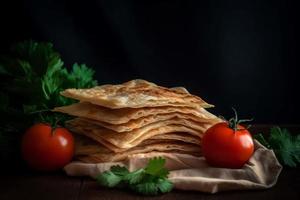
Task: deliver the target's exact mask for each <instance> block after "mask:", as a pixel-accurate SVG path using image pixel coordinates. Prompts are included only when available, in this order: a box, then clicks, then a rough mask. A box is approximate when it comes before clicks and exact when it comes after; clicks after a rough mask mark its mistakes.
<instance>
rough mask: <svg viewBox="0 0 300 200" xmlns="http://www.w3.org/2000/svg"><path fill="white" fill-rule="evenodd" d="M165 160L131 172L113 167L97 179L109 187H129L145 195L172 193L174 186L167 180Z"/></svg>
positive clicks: (152, 160) (157, 159)
mask: <svg viewBox="0 0 300 200" xmlns="http://www.w3.org/2000/svg"><path fill="white" fill-rule="evenodd" d="M164 165H165V159H163V158H161V157H159V158H153V159H150V160H149V162H148V164H147V166H146V167H145V168H141V169H138V170H135V171H133V172H129V171H128V169H127V168H126V167H121V166H112V167H111V168H110V171H105V172H104V173H102V174H100V175H99V176H98V177H97V180H98V182H99V183H100V184H101V185H103V186H107V187H119V186H124V185H125V186H127V188H129V189H131V190H133V191H135V192H137V193H140V194H143V195H157V194H159V193H166V192H170V191H171V190H172V188H173V184H172V183H171V182H170V181H169V180H168V179H167V175H168V173H169V172H168V170H167V169H165V168H164Z"/></svg>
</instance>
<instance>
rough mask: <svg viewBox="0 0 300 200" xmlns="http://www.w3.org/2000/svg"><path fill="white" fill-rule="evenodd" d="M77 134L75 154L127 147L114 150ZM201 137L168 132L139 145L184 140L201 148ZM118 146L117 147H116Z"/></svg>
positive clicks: (88, 153)
mask: <svg viewBox="0 0 300 200" xmlns="http://www.w3.org/2000/svg"><path fill="white" fill-rule="evenodd" d="M74 136H75V155H90V154H95V153H108V152H116V153H117V152H124V151H127V149H118V151H114V149H109V148H107V147H106V146H104V145H102V144H101V143H99V142H97V141H95V140H93V139H90V138H88V137H86V136H83V135H78V134H74ZM200 141H201V140H200V138H199V137H196V136H193V135H190V134H186V133H180V132H178V133H176V132H175V133H167V134H161V135H156V136H153V137H152V138H150V139H147V140H144V141H143V142H141V143H140V144H139V145H138V146H143V145H151V144H155V143H156V144H157V143H163V142H168V143H176V142H184V143H186V144H195V145H198V146H199V148H200ZM116 148H117V147H116Z"/></svg>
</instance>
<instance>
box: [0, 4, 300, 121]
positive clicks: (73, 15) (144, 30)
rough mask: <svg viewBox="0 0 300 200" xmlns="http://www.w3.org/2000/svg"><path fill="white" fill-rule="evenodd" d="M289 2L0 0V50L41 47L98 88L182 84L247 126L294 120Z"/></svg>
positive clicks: (293, 10)
mask: <svg viewBox="0 0 300 200" xmlns="http://www.w3.org/2000/svg"><path fill="white" fill-rule="evenodd" d="M295 2H296V1H279V0H273V1H271V0H263V1H262V0H258V1H241V0H232V1H188V0H186V1H178V0H173V1H163V0H160V1H155V0H152V1H141V0H137V1H133V0H127V1H124V0H120V1H114V0H107V1H100V0H98V1H96V0H89V1H88V0H86V1H76V0H68V1H63V0H54V1H49V0H43V1H41V0H27V1H16V0H11V1H9V3H5V4H4V2H3V1H1V3H0V4H1V6H0V11H1V12H0V15H1V16H0V17H1V18H0V22H1V23H0V27H1V28H0V30H1V31H0V32H1V41H0V42H1V47H0V48H1V51H4V50H5V49H7V48H8V46H9V45H10V44H12V43H14V42H18V41H21V40H24V39H35V40H38V41H51V42H53V44H54V46H55V48H56V49H57V50H58V51H59V52H60V53H61V55H62V57H63V60H64V61H65V63H66V64H67V65H71V64H72V63H74V62H79V63H86V64H87V65H88V66H90V67H93V68H94V69H95V70H96V76H97V79H98V81H99V83H100V84H102V83H120V82H123V81H127V80H130V79H133V78H143V79H147V80H150V81H154V82H156V83H158V84H162V85H164V86H184V87H186V88H187V89H188V90H189V91H190V92H192V93H194V94H197V95H199V96H201V97H202V98H204V99H205V100H207V101H208V102H209V103H212V104H214V105H216V108H214V109H211V110H210V111H211V112H213V113H217V114H222V115H224V116H229V115H230V114H231V112H232V111H231V106H234V107H235V108H237V109H238V111H239V113H240V114H241V115H242V116H243V117H254V118H255V122H256V123H299V122H300V117H299V116H298V113H299V111H300V108H299V106H298V103H299V102H300V101H299V100H300V99H299V97H298V96H299V95H297V93H299V80H298V79H299V78H298V71H299V70H298V68H299V59H298V54H297V53H296V49H297V48H298V45H297V43H296V39H298V38H299V23H298V19H297V18H298V17H299V14H298V13H299V7H298V6H297V5H296V3H295Z"/></svg>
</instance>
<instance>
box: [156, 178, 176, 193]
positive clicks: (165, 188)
mask: <svg viewBox="0 0 300 200" xmlns="http://www.w3.org/2000/svg"><path fill="white" fill-rule="evenodd" d="M157 186H158V188H159V190H160V191H161V192H162V193H167V192H170V191H171V190H172V189H173V184H172V183H171V182H170V181H169V180H167V179H159V180H158V183H157Z"/></svg>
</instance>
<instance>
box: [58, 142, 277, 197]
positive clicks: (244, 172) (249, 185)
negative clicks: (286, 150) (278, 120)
mask: <svg viewBox="0 0 300 200" xmlns="http://www.w3.org/2000/svg"><path fill="white" fill-rule="evenodd" d="M155 156H163V157H164V158H165V159H166V167H167V168H168V169H169V170H170V174H169V179H170V181H171V182H173V183H174V186H175V188H176V189H182V190H197V191H201V192H208V193H216V192H220V191H226V190H244V189H264V188H270V187H272V186H273V185H275V183H276V181H277V178H278V176H279V174H280V172H281V169H282V166H281V165H280V164H279V162H278V160H277V159H276V157H275V154H274V152H273V151H272V150H268V149H266V148H265V147H264V146H262V145H261V144H260V143H258V142H257V141H255V152H254V154H253V156H252V157H251V158H250V160H249V161H248V163H247V164H245V165H244V167H243V168H242V169H226V168H214V167H211V166H209V165H208V164H207V163H206V162H205V159H204V158H203V157H195V156H191V155H185V154H174V153H154V152H153V153H147V154H136V155H133V156H130V157H129V159H128V160H127V161H126V162H111V163H99V164H87V163H80V162H72V163H70V164H68V165H67V166H65V168H64V170H65V171H66V173H67V174H68V175H70V176H90V177H92V178H95V177H96V176H97V175H98V174H99V173H101V172H103V171H105V170H108V169H110V167H111V166H112V165H122V166H127V167H128V168H129V170H130V171H132V170H135V169H138V168H141V167H144V166H145V165H146V164H147V161H148V159H149V158H151V157H155Z"/></svg>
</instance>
